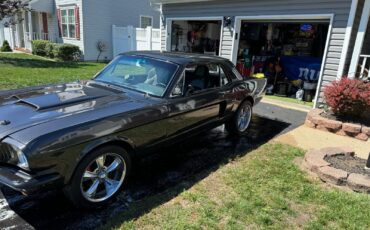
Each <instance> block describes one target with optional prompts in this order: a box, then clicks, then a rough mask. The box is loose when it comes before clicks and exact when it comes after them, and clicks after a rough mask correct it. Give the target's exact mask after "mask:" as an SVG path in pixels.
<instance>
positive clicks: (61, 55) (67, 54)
mask: <svg viewBox="0 0 370 230" xmlns="http://www.w3.org/2000/svg"><path fill="white" fill-rule="evenodd" d="M53 54H54V57H55V58H58V59H61V60H63V61H78V60H80V57H81V51H80V48H79V47H78V46H76V45H72V44H54V46H53Z"/></svg>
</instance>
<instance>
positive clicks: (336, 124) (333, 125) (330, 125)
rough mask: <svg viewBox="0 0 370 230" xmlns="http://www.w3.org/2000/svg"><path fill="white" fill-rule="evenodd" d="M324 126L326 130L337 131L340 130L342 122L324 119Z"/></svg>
mask: <svg viewBox="0 0 370 230" xmlns="http://www.w3.org/2000/svg"><path fill="white" fill-rule="evenodd" d="M323 122H324V124H323V125H324V126H325V127H326V128H328V129H333V130H338V129H341V128H342V124H343V123H342V122H340V121H335V120H329V119H325V120H324V121H323Z"/></svg>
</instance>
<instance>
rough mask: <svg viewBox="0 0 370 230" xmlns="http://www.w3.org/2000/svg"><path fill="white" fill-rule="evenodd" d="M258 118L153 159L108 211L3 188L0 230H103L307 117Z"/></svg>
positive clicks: (277, 113)
mask: <svg viewBox="0 0 370 230" xmlns="http://www.w3.org/2000/svg"><path fill="white" fill-rule="evenodd" d="M254 112H255V116H254V118H253V121H252V124H251V128H250V130H249V132H248V133H247V134H246V135H245V136H243V137H241V138H233V137H230V136H228V135H227V133H226V132H224V130H223V127H219V128H216V129H214V130H212V131H210V132H208V133H206V134H205V135H200V136H199V137H198V138H196V139H194V140H191V141H188V142H186V143H184V144H183V146H182V147H181V148H178V147H177V148H176V149H167V150H166V151H165V152H164V153H162V154H161V156H153V157H151V158H150V159H146V160H143V161H142V162H140V163H138V165H137V167H136V170H135V171H134V173H133V175H134V178H132V180H131V182H130V183H129V184H128V186H127V188H126V189H125V190H124V192H122V193H121V194H120V195H119V196H118V198H117V200H116V201H115V202H114V203H113V204H112V205H111V206H109V207H107V208H103V209H100V210H93V211H83V212H82V211H80V210H75V209H74V208H73V207H72V206H71V205H70V203H69V202H68V201H67V200H66V198H65V197H64V196H63V194H62V192H61V191H50V192H46V193H42V194H37V195H33V196H29V197H25V196H23V195H21V194H19V193H17V192H14V191H12V190H10V189H7V188H2V189H1V191H2V193H1V192H0V229H7V228H8V229H32V228H37V229H76V228H78V229H91V228H96V227H99V226H101V225H103V224H104V223H106V222H107V221H109V219H110V218H111V217H112V216H114V215H115V214H117V213H119V212H121V211H122V210H124V209H126V208H127V207H128V206H129V205H135V204H134V203H133V202H135V201H138V200H140V199H143V198H145V197H148V196H151V195H155V194H157V193H161V192H163V191H164V190H167V189H171V188H174V187H176V188H179V189H178V192H182V191H183V190H184V189H187V188H189V187H191V186H192V185H193V184H194V183H197V181H199V180H201V179H202V178H204V177H206V176H207V175H209V174H210V173H211V172H213V171H215V170H217V169H218V168H219V166H220V165H223V164H225V163H227V162H228V161H230V160H232V159H233V158H236V157H240V156H243V155H245V154H248V152H250V151H251V150H253V149H255V148H257V147H258V146H260V145H262V144H264V143H266V142H268V141H269V140H271V139H272V138H274V137H276V136H278V135H281V134H283V133H286V132H288V131H290V130H292V129H294V128H296V127H298V126H300V125H302V124H303V123H304V120H305V117H306V113H305V112H303V111H298V110H292V109H287V108H283V107H280V106H276V105H273V104H266V103H261V104H259V105H258V106H256V108H255V111H254ZM179 149H181V150H179ZM175 195H177V190H176V192H175V193H174V196H175ZM164 202H166V200H163V201H158V203H156V204H155V206H158V205H161V204H162V203H164ZM153 208H154V207H153ZM138 215H139V216H140V213H139V214H138ZM133 218H135V216H133Z"/></svg>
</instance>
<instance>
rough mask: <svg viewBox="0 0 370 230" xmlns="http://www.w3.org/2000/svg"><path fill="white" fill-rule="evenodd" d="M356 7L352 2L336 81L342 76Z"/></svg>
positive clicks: (353, 1) (356, 1)
mask: <svg viewBox="0 0 370 230" xmlns="http://www.w3.org/2000/svg"><path fill="white" fill-rule="evenodd" d="M357 6H358V0H352V5H351V11H350V13H349V16H348V23H347V29H346V34H345V37H344V42H343V49H342V55H341V58H340V61H339V67H338V73H337V79H340V78H342V76H343V72H344V66H345V64H346V59H347V53H348V49H349V43H350V41H351V35H352V28H353V23H354V21H355V17H356V11H357Z"/></svg>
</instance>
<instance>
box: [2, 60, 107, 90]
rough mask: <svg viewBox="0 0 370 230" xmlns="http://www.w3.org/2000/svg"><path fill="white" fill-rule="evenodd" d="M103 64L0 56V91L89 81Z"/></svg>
mask: <svg viewBox="0 0 370 230" xmlns="http://www.w3.org/2000/svg"><path fill="white" fill-rule="evenodd" d="M104 66H105V64H103V63H93V62H58V61H54V60H49V59H46V58H42V57H38V56H33V55H29V54H20V53H0V90H4V89H15V88H22V87H27V86H35V85H44V84H52V83H59V82H70V81H75V80H83V79H90V78H92V77H93V76H94V75H95V74H96V73H97V72H98V71H99V70H101V69H102V68H103V67H104Z"/></svg>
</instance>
